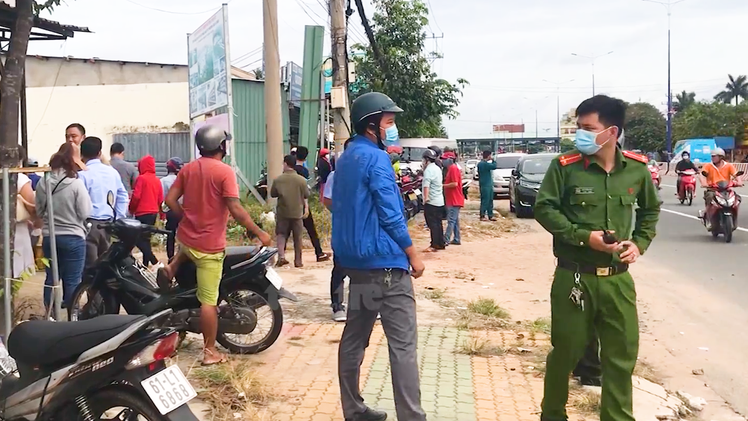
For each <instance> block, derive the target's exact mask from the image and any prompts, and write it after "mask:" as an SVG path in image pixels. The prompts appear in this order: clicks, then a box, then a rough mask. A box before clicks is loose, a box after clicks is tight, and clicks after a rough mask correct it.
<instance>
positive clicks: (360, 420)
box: [345, 408, 387, 421]
mask: <svg viewBox="0 0 748 421" xmlns="http://www.w3.org/2000/svg"><path fill="white" fill-rule="evenodd" d="M386 419H387V413H386V412H384V411H377V410H376V409H371V408H366V411H364V412H361V413H359V414H356V415H354V416H353V418H346V419H345V421H385V420H386Z"/></svg>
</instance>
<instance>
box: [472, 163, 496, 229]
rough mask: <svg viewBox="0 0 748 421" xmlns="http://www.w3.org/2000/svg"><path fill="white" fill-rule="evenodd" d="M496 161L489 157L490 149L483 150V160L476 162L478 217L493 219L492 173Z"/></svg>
mask: <svg viewBox="0 0 748 421" xmlns="http://www.w3.org/2000/svg"><path fill="white" fill-rule="evenodd" d="M495 169H496V162H494V161H493V160H492V159H491V151H483V160H482V161H481V162H479V163H478V165H477V168H476V171H478V187H479V188H480V219H481V221H483V220H485V219H486V218H488V220H489V221H495V220H496V219H495V218H494V217H493V175H492V171H493V170H495Z"/></svg>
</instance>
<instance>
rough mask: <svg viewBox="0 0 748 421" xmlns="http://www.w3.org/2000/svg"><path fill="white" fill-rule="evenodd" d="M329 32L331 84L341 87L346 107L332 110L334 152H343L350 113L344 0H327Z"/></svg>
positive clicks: (347, 137) (349, 122)
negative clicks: (330, 41) (330, 39)
mask: <svg viewBox="0 0 748 421" xmlns="http://www.w3.org/2000/svg"><path fill="white" fill-rule="evenodd" d="M329 2H330V3H329V7H330V32H331V34H332V44H331V45H332V63H333V66H332V86H333V87H343V88H344V89H343V91H344V92H345V96H346V107H345V108H337V109H333V110H332V115H333V128H334V129H335V153H336V154H340V153H342V152H343V144H344V143H345V141H346V140H348V139H349V138H350V137H351V130H353V128H352V127H351V114H350V109H349V108H348V106H347V103H348V101H347V98H348V78H347V75H348V52H347V51H346V50H345V39H346V27H345V0H329Z"/></svg>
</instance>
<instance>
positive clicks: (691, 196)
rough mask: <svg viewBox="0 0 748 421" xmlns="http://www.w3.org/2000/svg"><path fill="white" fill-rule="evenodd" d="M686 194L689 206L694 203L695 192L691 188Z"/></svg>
mask: <svg viewBox="0 0 748 421" xmlns="http://www.w3.org/2000/svg"><path fill="white" fill-rule="evenodd" d="M686 194H687V195H688V206H691V204H693V192H692V191H691V190H689V191H688V192H687V193H686ZM681 203H682V202H681Z"/></svg>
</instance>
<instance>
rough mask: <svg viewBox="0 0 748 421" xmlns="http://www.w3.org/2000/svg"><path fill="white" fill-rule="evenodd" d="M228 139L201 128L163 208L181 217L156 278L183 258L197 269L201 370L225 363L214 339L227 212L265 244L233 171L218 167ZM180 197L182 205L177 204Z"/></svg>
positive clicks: (214, 129)
mask: <svg viewBox="0 0 748 421" xmlns="http://www.w3.org/2000/svg"><path fill="white" fill-rule="evenodd" d="M230 139H231V136H230V135H229V134H228V133H226V132H225V131H223V130H222V129H221V128H219V127H217V126H211V125H208V126H204V127H201V128H200V129H199V130H198V131H197V133H196V134H195V143H196V144H197V147H198V149H199V150H200V155H201V157H200V158H198V159H196V160H195V161H192V162H190V163H189V164H187V165H185V166H184V167H183V168H182V170H181V171H179V174H177V179H176V181H175V182H174V184H173V185H172V186H171V188H170V189H169V193H168V194H167V195H166V200H165V203H166V206H168V207H169V209H171V211H172V212H174V213H176V214H177V215H180V216H182V219H181V221H180V222H179V230H178V231H177V241H179V243H180V245H181V248H180V252H179V254H178V255H177V256H175V258H174V259H173V260H172V261H171V263H169V265H168V266H166V267H164V268H162V269H161V270H160V271H159V272H161V274H159V278H164V279H167V280H171V279H172V278H173V277H174V274H175V273H176V270H177V268H178V266H179V263H180V261H181V260H182V259H186V258H188V259H190V260H192V261H193V262H194V263H195V266H196V267H197V299H198V301H200V305H201V307H200V328H201V330H202V333H203V339H204V341H205V350H204V355H203V365H211V364H216V363H220V362H223V361H225V357H224V356H223V355H221V354H220V353H219V352H218V350H217V349H216V336H217V334H218V312H217V311H216V306H217V305H218V298H219V297H218V296H219V287H220V284H221V277H222V276H223V273H222V272H223V258H224V256H225V254H226V252H225V250H226V223H227V222H228V219H229V213H230V214H231V216H233V217H234V219H235V220H236V221H237V222H239V223H240V224H241V225H243V226H244V227H245V228H246V229H247V230H248V231H249V232H251V233H252V234H254V235H255V236H257V238H259V239H260V241H261V242H262V244H264V245H266V246H267V245H270V241H271V240H270V236H269V235H268V234H267V233H266V232H265V231H263V230H261V229H260V228H259V227H258V226H257V225H255V223H254V222H253V221H252V218H251V217H250V216H249V214H248V213H247V211H246V210H245V209H244V207H243V206H242V204H241V202H240V201H239V185H238V184H237V182H236V175H235V174H234V170H233V169H232V168H231V167H230V166H228V165H226V164H224V163H223V162H222V159H223V157H224V156H225V155H226V141H228V140H230ZM179 198H182V203H179Z"/></svg>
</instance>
